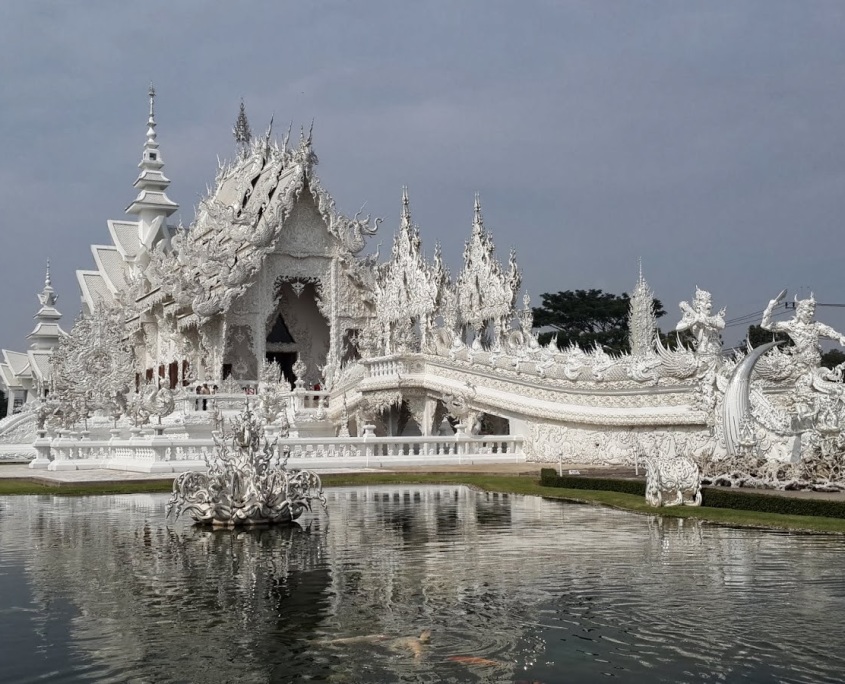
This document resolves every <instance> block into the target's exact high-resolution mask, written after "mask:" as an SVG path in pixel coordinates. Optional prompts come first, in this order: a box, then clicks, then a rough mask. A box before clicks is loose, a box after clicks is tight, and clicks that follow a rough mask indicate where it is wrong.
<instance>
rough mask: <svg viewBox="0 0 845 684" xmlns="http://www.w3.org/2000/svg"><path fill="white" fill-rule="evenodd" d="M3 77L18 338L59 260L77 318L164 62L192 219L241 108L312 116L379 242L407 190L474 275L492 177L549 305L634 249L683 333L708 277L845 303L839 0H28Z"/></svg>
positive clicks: (623, 271) (758, 301)
mask: <svg viewBox="0 0 845 684" xmlns="http://www.w3.org/2000/svg"><path fill="white" fill-rule="evenodd" d="M0 74H2V78H0V103H2V106H0V149H1V150H2V154H0V206H2V215H0V230H2V239H3V243H2V244H3V249H2V251H0V293H2V298H0V346H2V347H4V348H11V349H21V350H22V349H25V348H26V340H25V336H26V335H27V334H28V333H29V332H30V330H31V328H32V326H33V322H32V320H31V317H32V315H33V314H34V313H35V311H36V309H37V301H36V298H35V293H36V292H38V291H40V289H41V287H42V284H43V277H44V265H45V261H46V259H47V258H48V257H49V258H50V259H51V261H52V265H53V283H54V286H55V287H56V289H57V291H58V292H59V294H60V296H61V299H60V301H59V309H60V310H61V311H63V313H64V314H65V322H64V325H65V328H66V329H69V328H70V326H71V322H72V320H73V319H74V317H75V316H76V315H77V313H78V311H79V291H78V286H77V284H76V280H75V276H74V272H75V271H76V269H89V268H93V258H92V256H91V253H90V248H89V245H91V244H92V243H100V244H108V242H109V237H108V229H107V227H106V220H107V219H110V218H121V217H123V216H124V214H123V211H124V209H125V208H126V206H127V205H128V204H129V203H130V202H131V201H132V199H133V198H134V192H133V188H132V182H133V181H134V179H135V177H136V175H137V171H138V170H137V167H136V165H137V163H138V161H139V160H140V154H141V148H142V144H143V141H144V132H145V121H146V116H147V88H148V83H149V82H150V80H152V81H154V83H155V88H156V91H157V93H158V97H157V99H156V118H157V121H158V124H159V125H158V132H159V138H158V139H159V142H160V143H161V151H162V155H163V158H164V160H165V163H166V166H165V173H166V174H167V175H168V176H169V177H170V179H171V180H172V184H171V186H170V190H169V191H168V192H169V195H170V197H171V198H172V199H173V200H175V201H177V202H179V203H180V205H181V218H182V220H183V222H184V223H186V224H187V223H190V221H191V220H192V219H193V213H194V206H195V205H196V203H197V201H198V199H199V198H200V196H201V195H202V194H203V193H204V191H205V187H206V185H207V184H208V183H211V182H212V181H213V179H214V175H215V171H216V168H217V157H218V156H219V157H221V158H224V159H225V158H230V157H231V156H232V155H233V154H234V142H233V139H232V135H231V128H232V125H233V123H234V120H235V117H236V115H237V110H238V105H239V102H240V100H241V98H243V99H244V102H245V104H246V108H247V113H248V115H249V118H250V122H251V124H252V127H253V130H254V131H261V130H263V129H264V128H265V127H266V124H267V122H268V121H269V119H270V117H271V115H274V114H275V120H276V123H277V129H278V131H279V133H281V132H282V131H283V129H284V128H286V127H287V122H289V121H292V122H293V124H294V128H295V129H298V126H299V125H300V124H301V123H304V124H306V125H307V124H309V123H310V121H311V119H312V118H313V119H314V120H315V129H314V145H315V150H316V152H317V154H318V155H319V157H320V165H319V167H318V173H319V175H320V177H321V179H322V181H323V185H324V186H325V187H326V189H327V190H328V191H329V192H330V193H331V194H332V195H333V196H334V198H335V199H336V201H337V204H338V207H339V208H340V209H341V210H342V211H344V212H346V213H350V214H352V213H355V211H356V210H357V209H358V208H359V207H360V206H361V205H362V204H364V203H365V202H366V209H367V211H370V212H372V213H374V214H375V215H378V216H383V217H384V218H385V219H386V221H385V223H384V224H383V226H382V228H381V230H380V236H379V237H377V238H376V239H375V240H374V242H373V247H375V243H377V242H379V241H383V242H384V248H383V249H382V254H385V253H387V252H388V249H387V248H388V247H389V244H390V240H391V239H392V235H393V232H394V230H395V229H396V227H397V226H398V221H399V210H400V198H401V186H402V185H403V184H407V185H408V186H409V189H410V198H411V210H412V213H413V218H414V221H415V222H416V223H418V224H419V226H420V229H421V232H422V238H423V246H424V248H425V250H426V253H427V254H429V255H430V254H431V252H432V250H433V247H434V243H435V241H437V240H439V241H440V242H441V243H442V244H443V247H444V253H445V255H446V258H447V261H448V262H449V263H450V264H451V265H452V266H453V267H457V266H458V265H459V263H460V259H461V250H462V246H463V241H464V240H465V239H466V238H467V236H468V235H469V230H470V225H471V219H472V202H473V193H474V192H475V191H479V192H480V193H481V198H482V205H483V209H484V216H485V225H486V226H487V228H488V229H489V230H490V231H491V232H492V233H493V236H494V239H495V242H496V245H497V248H498V253H499V256H500V258H501V259H502V260H503V261H504V260H505V259H506V258H507V251H508V249H509V248H510V247H515V248H516V249H517V255H518V260H519V263H520V266H521V267H522V269H523V271H524V284H525V287H526V289H527V290H528V291H529V292H530V293H531V294H532V296H533V297H534V303H535V304H538V303H539V295H540V293H543V292H556V291H558V290H567V289H579V288H592V287H594V288H601V289H604V290H606V291H610V292H615V293H619V292H622V291H628V292H630V290H631V288H632V287H633V285H634V283H635V281H636V276H637V258H638V257H639V256H642V259H643V267H644V272H645V275H646V278H647V280H648V281H649V284H650V285H651V286H652V287H653V288H654V290H655V292H656V295H657V297H659V298H660V299H661V300H662V301H663V303H664V305H665V307H666V308H667V310H668V311H669V315H668V316H667V317H666V318H665V319H663V321H662V323H663V327H664V328H665V327H667V325H670V324H671V325H674V323H675V322H676V321H677V320H678V318H679V312H678V309H677V302H678V301H679V300H681V299H689V298H690V297H691V296H692V294H693V291H694V288H695V286H696V285H698V286H700V287H702V288H705V289H709V290H711V291H712V293H713V299H714V304H715V305H716V306H717V307H721V306H727V307H728V312H727V317H728V318H735V317H738V316H742V315H744V314H748V313H751V312H754V311H759V310H760V309H762V308H763V307H764V306H765V304H766V302H767V301H768V300H769V299H770V298H771V297H773V296H775V294H777V292H778V291H779V290H780V289H782V288H789V290H790V297H791V296H792V294H794V293H796V292H797V293H800V292H802V291H803V292H804V293H807V292H809V290H810V289H812V290H814V291H815V293H816V298H817V300H818V301H820V302H830V303H845V277H843V273H842V271H843V269H842V261H843V260H842V244H843V236H845V231H843V217H844V216H845V211H844V210H845V134H843V130H845V2H840V1H838V0H833V1H831V2H823V1H818V0H816V1H813V2H794V1H793V2H779V1H777V0H759V1H756V2H752V1H748V2H741V1H738V0H729V1H726V2H718V1H715V0H706V1H705V0H702V1H701V2H676V1H674V0H672V1H669V0H667V1H666V2H647V1H644V0H640V1H637V2H609V1H608V2H599V1H597V0H589V1H585V2H565V1H563V0H561V1H558V2H551V1H541V0H532V1H530V2H515V1H514V2H497V1H495V0H478V1H475V2H470V1H460V0H440V1H438V2H425V1H423V0H416V1H415V2H413V3H411V2H399V1H397V0H384V1H382V2H379V1H375V0H367V2H352V1H347V2H341V1H338V2H321V1H319V0H308V1H307V2H306V1H299V2H280V1H279V0H273V1H267V2H249V1H246V0H244V1H239V2H237V3H231V2H230V3H222V2H220V3H209V2H200V1H199V0H195V1H189V0H180V1H179V2H173V1H172V0H171V1H169V2H165V1H150V0H145V2H143V3H136V2H133V3H129V2H114V1H113V0H108V1H106V0H86V2H84V3H59V2H51V3H48V2H42V1H40V0H27V1H26V2H12V1H11V0H6V1H5V2H3V3H2V5H0ZM280 123H281V124H282V125H279V124H280ZM819 318H820V319H822V320H825V321H827V322H829V323H831V324H833V325H836V326H837V327H839V328H840V329H842V330H845V315H843V314H842V310H837V309H820V310H819ZM670 319H671V320H670ZM743 336H744V328H743V327H742V326H739V327H734V328H730V329H728V330H727V331H726V334H725V342H726V343H727V344H734V343H735V342H736V341H738V340H739V339H740V338H742V337H743Z"/></svg>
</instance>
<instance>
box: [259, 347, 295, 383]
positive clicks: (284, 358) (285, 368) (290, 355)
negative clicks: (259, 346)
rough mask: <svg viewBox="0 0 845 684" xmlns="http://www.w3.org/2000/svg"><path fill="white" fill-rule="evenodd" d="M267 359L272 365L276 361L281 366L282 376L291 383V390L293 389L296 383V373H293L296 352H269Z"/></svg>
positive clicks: (266, 355)
mask: <svg viewBox="0 0 845 684" xmlns="http://www.w3.org/2000/svg"><path fill="white" fill-rule="evenodd" d="M264 356H265V358H266V359H267V360H268V361H270V362H271V363H272V362H273V361H275V362H276V363H278V364H279V366H281V369H282V375H283V376H284V378H285V380H287V381H288V382H289V383H290V388H291V389H293V387H294V383H295V382H296V380H297V378H296V373H294V372H293V364H295V363H296V356H297V354H296V352H272V351H270V352H267V353H266V354H265V355H264Z"/></svg>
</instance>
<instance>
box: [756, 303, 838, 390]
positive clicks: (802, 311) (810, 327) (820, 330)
mask: <svg viewBox="0 0 845 684" xmlns="http://www.w3.org/2000/svg"><path fill="white" fill-rule="evenodd" d="M785 296H786V290H782V291H781V292H780V293H779V294H778V296H777V297H775V298H774V299H772V300H771V301H770V302H769V304H768V306H766V309H765V311H763V320H762V321H761V322H760V326H761V327H762V328H764V329H766V330H771V331H772V332H785V333H786V334H787V335H789V337H790V339H791V340H792V341H793V343H794V344H795V346H794V347H793V349H792V350H791V352H792V353H791V355H792V360H793V362H794V363H795V364H796V365H797V366H798V370H799V371H800V372H801V374H802V375H806V374H807V373H812V372H814V371H815V370H816V369H818V367H819V365H820V364H821V347H820V346H819V340H820V339H821V338H822V337H826V338H828V339H831V340H835V341H836V342H838V343H839V344H840V345H842V346H845V335H843V334H842V333H839V332H837V331H836V330H834V329H833V328H831V327H830V326H829V325H825V324H824V323H820V322H819V321H816V320H814V318H815V314H816V300H815V299H814V298H813V295H812V294H811V295H810V297H809V298H808V299H800V300H799V299H798V298H796V299H795V315H794V316H793V317H792V318H791V319H789V320H788V321H773V320H772V313H773V312H774V310H775V307H776V306H777V305H778V304H780V303H781V302H782V301H783V299H784V297H785ZM802 380H803V381H804V382H810V380H811V378H806V379H804V378H799V379H798V382H802Z"/></svg>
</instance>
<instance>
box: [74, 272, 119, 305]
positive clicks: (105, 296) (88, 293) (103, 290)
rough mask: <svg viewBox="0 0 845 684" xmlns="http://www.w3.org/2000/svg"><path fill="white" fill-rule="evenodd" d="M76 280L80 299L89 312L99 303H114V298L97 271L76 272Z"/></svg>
mask: <svg viewBox="0 0 845 684" xmlns="http://www.w3.org/2000/svg"><path fill="white" fill-rule="evenodd" d="M76 280H77V282H79V289H80V290H81V291H82V298H83V300H84V301H85V303H86V304H87V305H88V308H89V310H93V309H94V308H96V307H97V306H98V305H99V304H101V303H106V304H113V303H114V296H113V295H112V292H111V290H110V289H109V286H108V285H106V281H105V279H104V278H103V276H102V275H101V274H100V272H99V271H77V272H76Z"/></svg>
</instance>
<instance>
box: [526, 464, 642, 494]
mask: <svg viewBox="0 0 845 684" xmlns="http://www.w3.org/2000/svg"><path fill="white" fill-rule="evenodd" d="M540 484H541V485H543V486H544V487H561V488H563V489H592V490H593V491H596V490H599V491H603V492H620V493H622V494H634V495H636V496H645V482H643V481H641V480H617V479H613V478H609V477H579V476H573V475H562V476H561V475H558V474H557V472H556V471H555V470H554V469H553V468H543V469H542V470H540Z"/></svg>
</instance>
